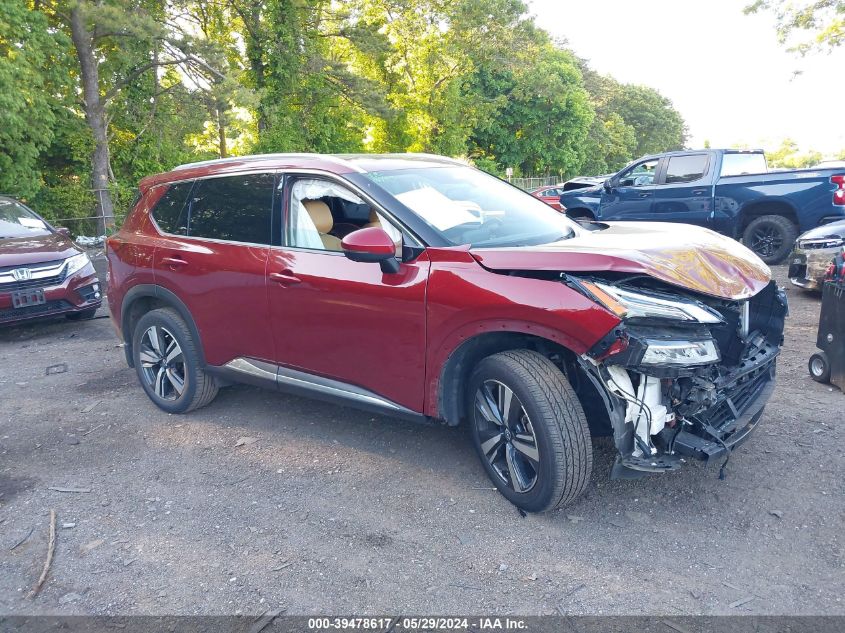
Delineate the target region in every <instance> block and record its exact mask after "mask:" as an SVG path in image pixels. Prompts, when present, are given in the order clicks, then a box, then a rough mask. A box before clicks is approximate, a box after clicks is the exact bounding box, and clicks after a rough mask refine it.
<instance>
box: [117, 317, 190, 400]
mask: <svg viewBox="0 0 845 633" xmlns="http://www.w3.org/2000/svg"><path fill="white" fill-rule="evenodd" d="M153 325H159V326H161V327H163V328H165V329H166V330H167V331H168V332H170V334H171V335H172V336H173V337H174V338H175V339H176V342H177V343H178V344H179V347H181V348H182V357H183V360H184V362H185V390H184V391H183V392H182V395H181V396H179V397H178V398H177V399H176V400H162V399H161V398H159V397H158V396H157V395H156V393H155V391H153V389H152V388H151V387H150V386H149V385H148V384H147V381H146V379H145V378H144V375H143V372H142V370H141V359H140V355H141V337H142V336H143V334H144V332H146V331H147V329H149V328H150V327H151V326H153ZM186 331H187V327H186V326H185V324H184V323H183V322H182V320H181V319H178V317H176V316H175V315H173V314H171V313H170V312H169V311H167V310H153V311H152V312H148V313H147V314H145V315H144V316H143V317H141V319H140V320H139V321H138V324H137V325H136V326H135V330H134V331H133V333H132V359H133V361H134V363H135V372H136V374H137V375H138V380H139V382H140V383H141V387H143V389H144V391H145V392H146V394H147V396H148V397H149V399H150V400H152V401H153V403H154V404H155V405H156V406H157V407H158V408H159V409H161V410H163V411H167V412H168V413H183V412H185V411H186V410H187V409H188V407H189V406H190V405H191V402H193V400H194V394H195V393H196V389H197V370H198V369H199V363H198V361H197V358H196V357H195V355H194V354H193V353H191V349H192V346H189V345H188V344H187V343H188V341H186V340H185V337H186V336H190V335H188V334H185V332H186Z"/></svg>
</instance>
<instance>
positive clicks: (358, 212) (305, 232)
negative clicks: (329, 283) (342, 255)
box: [289, 180, 402, 252]
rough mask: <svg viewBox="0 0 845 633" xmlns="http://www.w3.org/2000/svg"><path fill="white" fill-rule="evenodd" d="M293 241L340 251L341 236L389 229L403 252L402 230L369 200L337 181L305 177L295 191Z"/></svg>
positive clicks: (302, 244) (298, 244)
mask: <svg viewBox="0 0 845 633" xmlns="http://www.w3.org/2000/svg"><path fill="white" fill-rule="evenodd" d="M290 227H291V228H290V232H289V243H290V244H291V245H292V246H299V247H303V248H314V249H321V250H328V251H340V250H342V248H341V240H342V239H343V238H344V237H346V236H347V235H349V234H350V233H352V232H353V231H357V230H358V229H363V228H369V227H377V228H380V229H383V230H385V231H386V232H387V233H388V235H390V237H391V238H392V239H393V241H394V242H395V243H396V246H397V252H401V246H402V234H401V232H400V231H399V230H398V229H396V228H395V227H393V225H391V224H390V223H388V222H386V221H382V219H381V218H380V216H379V214H378V213H377V212H376V210H375V209H373V208H372V207H371V206H370V205H369V204H367V203H366V202H364V201H363V200H361V199H360V198H358V197H357V196H356V195H355V194H353V193H352V192H350V191H347V190H345V189H343V188H342V187H339V186H338V185H335V184H334V183H330V182H326V181H319V180H301V181H298V182H297V183H295V184H294V186H293V189H292V192H291V221H290Z"/></svg>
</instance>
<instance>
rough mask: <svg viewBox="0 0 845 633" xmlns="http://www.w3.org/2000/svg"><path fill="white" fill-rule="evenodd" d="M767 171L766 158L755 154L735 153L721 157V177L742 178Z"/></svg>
mask: <svg viewBox="0 0 845 633" xmlns="http://www.w3.org/2000/svg"><path fill="white" fill-rule="evenodd" d="M768 171H769V167H768V165H767V164H766V156H765V155H764V154H760V153H759V152H757V153H747V154H742V153H735V154H731V153H728V154H725V155H724V156H722V176H742V175H744V174H765V173H766V172H768Z"/></svg>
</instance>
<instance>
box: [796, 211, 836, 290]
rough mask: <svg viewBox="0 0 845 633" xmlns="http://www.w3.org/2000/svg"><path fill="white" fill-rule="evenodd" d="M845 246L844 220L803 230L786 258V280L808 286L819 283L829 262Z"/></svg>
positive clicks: (812, 287)
mask: <svg viewBox="0 0 845 633" xmlns="http://www.w3.org/2000/svg"><path fill="white" fill-rule="evenodd" d="M843 246H845V221H840V222H831V223H830V224H825V225H824V226H819V227H817V228H815V229H810V230H809V231H807V232H806V233H802V234H801V235H799V236H798V239H797V240H795V250H793V251H792V256H791V257H790V259H789V280H790V281H791V282H792V283H793V284H795V285H796V286H800V287H801V288H806V289H808V290H818V289H819V288H821V287H822V282H823V281H824V274H825V272H826V271H827V268H828V266H830V263H831V262H832V261H833V258H834V257H836V255H837V254H838V253H840V252H841V251H842V247H843Z"/></svg>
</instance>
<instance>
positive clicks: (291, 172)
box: [148, 168, 425, 258]
mask: <svg viewBox="0 0 845 633" xmlns="http://www.w3.org/2000/svg"><path fill="white" fill-rule="evenodd" d="M361 173H366V172H363V171H362V172H361ZM245 174H273V175H274V176H279V175H282V176H295V175H317V176H323V177H324V178H325V179H327V180H331V181H333V182H335V183H336V184H339V185H343V186H344V187H346V188H347V189H349V190H350V191H352V192H354V193H355V195H357V196H358V197H360V198H361V199H362V200H364V201H365V202H366V203H367V204H369V205H370V206H371V207H373V208H374V209H376V211H377V212H379V213H381V214H382V215H384V216H385V217H386V218H387V219H388V220H390V221H391V222H393V223H394V224H395V225H396V227H397V228H398V229H399V230H401V231H402V233H403V235H406V236H408V237H410V238H411V239H412V240H413V241H414V242H415V243H414V244H412V245H411V246H412V247H417V248H425V245H424V244H423V243H422V241H421V240H420V239H419V237H417V236H416V235H415V234H414V233H413V232H412V231H411V230H410V229H409V228H408V227H407V226H405V225H404V224H403V223H402V222H400V221H399V220H398V219H397V218H396V217H395V216H394V215H393V214H392V213H390V212H388V211H387V210H385V209H384V208H383V207H382V206H381V205H380V204H378V203H376V202H375V201H374V200H373V199H372V198H371V197H370V196H368V195H367V194H366V193H365V192H364V191H362V190H361V188H360V187H358V186H356V185H355V184H354V183H352V182H350V181H348V180H346V179H343V178H339V177H338V175H337V174H332V172H328V171H324V170H321V169H313V168H296V169H274V170H273V171H267V170H266V169H257V168H252V169H244V170H238V171H234V172H227V173H225V174H213V175H210V176H200V177H194V178H183V179H181V180H168V181H167V182H163V183H159V184H157V185H154V186H153V187H151V190H152V189H156V188H157V187H169V186H170V185H175V184H180V183H184V182H193V183H196V182H199V181H200V180H209V179H211V178H227V177H231V176H242V175H245ZM283 183H284V180H281V181H280V183H279V185H282V184H283ZM279 185H276V191H278V190H279ZM273 211H275V209H273ZM148 215H149V217H150V220H151V221H152V224H153V226H154V227H155V230H156V231H157V232H158V233H159V235H161V236H162V237H176V238H179V239H191V240H198V241H208V242H212V243H216V244H235V245H239V246H255V247H259V248H273V249H278V248H287V249H293V250H300V251H308V252H312V253H331V254H334V255H343V251H329V250H323V249H319V248H303V247H301V246H286V245H284V244H281V245H275V244H261V243H256V242H238V241H235V240H219V239H216V238H213V237H198V236H194V235H180V234H178V233H168V232H166V231H164V230H162V228H161V227H160V226H159V225H158V222H157V221H156V219H155V206H153V208H151V209H150V211H149V213H148ZM284 220H285V218H284V217H282V221H283V222H284ZM271 238H272V236H271ZM398 257H399V256H398V255H397V258H398Z"/></svg>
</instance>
